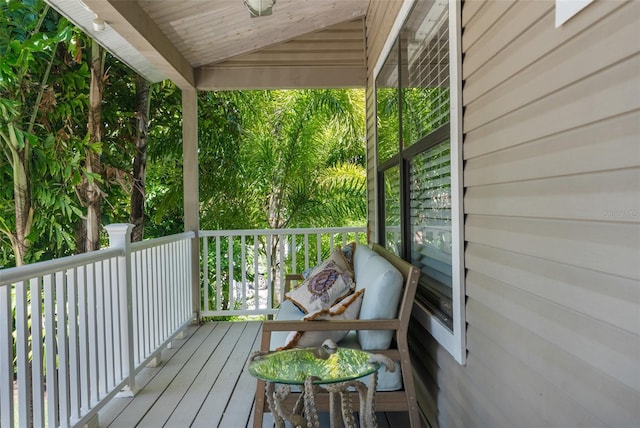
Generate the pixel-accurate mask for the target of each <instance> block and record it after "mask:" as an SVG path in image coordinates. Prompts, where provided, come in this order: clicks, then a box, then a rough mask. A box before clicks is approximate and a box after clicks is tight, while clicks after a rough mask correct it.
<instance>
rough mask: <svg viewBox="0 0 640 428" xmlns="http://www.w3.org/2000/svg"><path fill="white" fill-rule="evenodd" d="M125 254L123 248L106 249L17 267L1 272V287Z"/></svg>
mask: <svg viewBox="0 0 640 428" xmlns="http://www.w3.org/2000/svg"><path fill="white" fill-rule="evenodd" d="M123 254H124V250H123V249H121V248H105V249H102V250H97V251H91V252H89V253H82V254H76V255H73V256H67V257H61V258H59V259H54V260H48V261H44V262H39V263H33V264H29V265H24V266H17V267H12V268H7V269H3V270H0V287H2V286H5V285H10V284H13V283H15V282H18V281H23V280H25V279H29V278H36V277H40V276H43V275H46V274H48V273H53V272H60V271H63V270H67V269H73V268H76V267H79V266H83V265H86V264H88V263H92V262H97V261H102V260H108V259H110V258H112V257H118V256H121V255H123Z"/></svg>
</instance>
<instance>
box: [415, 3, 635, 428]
mask: <svg viewBox="0 0 640 428" xmlns="http://www.w3.org/2000/svg"><path fill="white" fill-rule="evenodd" d="M554 14H555V2H554V1H520V2H499V1H497V2H478V1H471V2H465V4H464V6H463V52H464V62H463V76H464V89H463V102H464V107H465V110H464V111H465V114H464V124H463V126H464V135H465V139H464V150H463V151H464V159H465V168H464V185H465V199H464V205H465V213H466V220H465V239H466V241H467V244H466V251H465V264H466V268H467V276H466V292H467V307H466V314H467V323H468V327H467V348H468V359H467V365H466V366H464V367H462V366H459V365H457V364H456V363H455V362H453V359H452V358H451V357H450V356H449V355H448V354H446V352H444V351H442V349H441V348H440V347H438V346H437V345H436V344H435V343H433V341H432V340H431V339H427V340H425V339H424V338H423V337H421V336H422V335H423V334H424V333H422V332H417V333H414V336H416V337H418V339H414V344H415V346H421V347H422V348H421V349H422V350H421V351H416V355H419V357H417V358H419V359H421V360H423V361H422V362H423V363H424V365H425V367H428V368H424V369H423V371H422V374H420V378H421V379H432V380H433V381H434V382H436V383H437V385H436V386H435V387H433V386H431V387H429V389H426V388H425V390H428V391H429V394H428V396H429V397H430V398H429V399H430V400H432V401H436V402H438V412H439V414H438V417H437V420H436V419H431V423H432V425H440V426H493V427H503V426H612V427H625V426H637V423H638V420H640V53H639V42H638V40H640V26H639V25H638V22H640V2H635V1H631V2H619V1H615V2H613V1H610V2H594V3H593V4H591V5H589V6H588V7H587V8H586V9H584V10H583V11H582V12H580V13H579V14H578V15H577V16H575V17H573V18H572V19H571V20H569V21H568V22H567V23H566V24H564V25H563V26H562V27H560V28H558V29H556V28H555V25H554Z"/></svg>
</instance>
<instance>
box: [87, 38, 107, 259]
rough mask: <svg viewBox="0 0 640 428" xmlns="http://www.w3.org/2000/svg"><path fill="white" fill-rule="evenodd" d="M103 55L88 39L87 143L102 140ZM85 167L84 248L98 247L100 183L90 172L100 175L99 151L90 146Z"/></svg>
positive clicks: (94, 42) (93, 248)
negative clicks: (85, 217)
mask: <svg viewBox="0 0 640 428" xmlns="http://www.w3.org/2000/svg"><path fill="white" fill-rule="evenodd" d="M103 76H104V55H103V49H102V47H101V46H100V45H99V44H98V43H97V42H96V41H92V43H91V86H90V88H89V120H88V123H87V127H88V131H89V144H90V145H91V144H93V143H99V142H100V141H102V126H101V125H102V91H103V89H104V82H103ZM85 162H86V163H85V167H86V172H87V186H86V194H85V197H86V203H87V222H86V230H87V235H86V240H85V251H87V252H88V251H94V250H98V249H100V228H101V223H102V222H101V218H100V217H101V209H100V205H101V202H102V190H101V189H100V183H99V182H98V181H97V180H95V179H92V178H91V176H92V175H94V176H102V163H101V161H100V155H99V154H98V153H96V152H95V151H94V150H92V149H91V148H90V147H88V148H87V149H86V161H85Z"/></svg>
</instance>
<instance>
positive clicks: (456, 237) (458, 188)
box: [373, 0, 467, 365]
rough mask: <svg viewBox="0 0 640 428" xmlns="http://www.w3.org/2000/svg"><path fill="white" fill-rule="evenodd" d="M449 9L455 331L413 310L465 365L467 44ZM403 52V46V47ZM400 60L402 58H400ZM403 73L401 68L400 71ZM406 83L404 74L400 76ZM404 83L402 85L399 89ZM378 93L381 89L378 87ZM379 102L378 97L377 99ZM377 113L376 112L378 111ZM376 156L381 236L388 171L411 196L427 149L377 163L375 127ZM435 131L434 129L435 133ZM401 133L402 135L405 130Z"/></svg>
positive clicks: (395, 34) (453, 8)
mask: <svg viewBox="0 0 640 428" xmlns="http://www.w3.org/2000/svg"><path fill="white" fill-rule="evenodd" d="M416 1H417V0H405V2H404V4H403V6H402V8H401V10H400V13H399V14H398V17H397V19H396V21H395V23H394V25H393V27H392V31H391V32H390V34H389V37H388V39H387V41H386V42H385V45H384V48H383V50H382V52H381V54H380V57H379V58H378V61H377V63H376V67H375V68H374V76H373V77H374V86H375V82H376V80H377V78H378V75H379V73H380V71H381V70H382V67H383V65H384V63H385V61H386V59H387V57H388V56H389V54H390V53H391V50H392V49H394V48H395V49H398V38H399V35H400V33H401V30H402V28H403V27H404V23H405V21H406V20H407V18H408V17H409V15H410V13H411V11H412V10H413V7H414V5H415V3H416ZM448 13H449V18H448V19H449V64H450V66H449V85H450V120H449V140H450V150H451V233H452V255H451V268H452V287H451V304H452V307H453V311H452V312H453V316H452V325H453V328H452V330H451V329H449V327H447V326H446V325H445V324H444V323H443V322H442V321H441V320H440V318H439V317H438V316H437V315H436V314H435V313H434V312H433V311H431V310H430V309H429V308H427V306H426V305H424V304H423V303H421V302H419V301H417V300H416V301H415V302H414V310H413V315H414V317H415V319H416V320H417V321H418V322H419V323H420V324H421V325H422V326H423V327H424V328H425V330H427V331H428V332H429V333H430V334H431V335H432V336H433V337H434V338H435V339H436V340H437V341H438V343H440V345H441V346H443V347H444V348H445V349H446V350H447V351H448V352H449V353H450V354H451V355H452V356H453V357H454V358H455V360H456V361H457V362H458V363H459V364H462V365H464V364H466V354H467V352H466V314H465V301H466V292H465V268H464V242H465V241H464V207H463V195H464V186H463V158H462V142H463V134H462V74H461V69H462V54H461V52H462V47H461V2H459V1H455V0H449V1H448ZM400 52H401V51H400ZM399 62H401V59H400V60H399ZM398 72H399V73H400V72H401V70H399V71H398ZM398 80H399V82H402V78H401V76H400V78H399V79H398ZM400 87H401V85H399V89H401V88H400ZM398 92H399V98H400V100H399V110H400V112H401V111H402V102H403V100H402V95H401V92H402V91H401V90H399V91H398ZM374 93H375V94H377V88H375V87H374ZM374 106H377V101H376V102H375V103H374ZM376 117H377V111H376ZM399 128H400V133H402V120H401V119H400V124H399ZM375 132H376V156H374V159H375V160H376V165H375V177H376V186H377V188H378V191H377V194H376V199H377V201H376V202H377V203H376V213H375V215H376V216H377V217H378V219H379V220H381V221H378V222H377V223H378V225H379V228H380V230H379V231H378V234H377V235H378V237H379V239H378V240H380V239H382V238H383V237H384V236H385V235H384V233H383V232H384V211H383V209H384V194H381V193H380V191H381V190H384V187H383V183H384V181H383V180H384V171H386V170H387V169H389V168H390V167H392V166H395V165H398V166H399V167H400V175H401V177H400V179H401V190H400V198H401V201H408V199H409V198H408V192H409V190H408V181H409V174H407V173H406V171H407V168H408V162H409V160H410V159H411V158H412V157H413V156H415V154H416V153H417V152H422V151H423V150H425V148H424V144H421V142H422V140H423V139H421V140H420V141H418V142H414V143H413V144H412V145H410V146H408V147H406V148H405V147H400V153H399V154H398V155H396V156H394V157H392V158H391V159H389V160H387V161H385V162H384V163H383V164H382V165H378V159H377V153H378V148H377V135H378V130H377V126H376V130H375ZM434 133H435V132H434ZM400 135H402V134H400ZM400 216H401V225H400V227H401V236H403V237H404V236H406V235H405V228H407V227H409V224H410V223H409V212H408V209H407V206H406V205H405V204H402V203H401V212H400ZM402 257H404V258H405V259H406V258H409V257H410V243H408V242H406V240H405V239H403V241H402Z"/></svg>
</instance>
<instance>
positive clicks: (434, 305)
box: [376, 1, 453, 329]
mask: <svg viewBox="0 0 640 428" xmlns="http://www.w3.org/2000/svg"><path fill="white" fill-rule="evenodd" d="M395 46H396V48H395V49H392V51H391V52H390V53H389V56H388V58H387V60H386V61H385V63H384V64H383V67H382V68H381V71H380V73H379V74H378V76H377V78H376V96H377V104H376V106H377V108H378V159H379V171H380V180H381V181H380V183H381V184H383V185H382V186H380V187H381V188H383V189H384V190H382V191H381V193H380V199H381V213H380V214H381V217H382V218H384V220H385V221H384V225H383V229H384V230H382V231H381V232H382V233H381V234H380V235H381V236H383V237H384V239H385V246H386V247H387V248H389V249H390V250H392V251H394V252H396V253H398V254H400V255H401V256H403V257H404V258H405V259H407V260H409V261H410V262H411V263H412V264H413V265H415V266H417V267H419V268H420V270H421V277H420V285H419V287H418V292H417V297H416V298H417V299H418V300H419V301H421V302H422V303H423V304H424V305H425V306H427V307H428V308H430V310H431V311H432V312H433V313H435V314H437V316H438V318H439V319H440V320H441V321H442V322H443V324H445V325H446V326H448V327H449V328H451V329H452V315H453V313H452V312H453V311H452V286H453V279H452V276H453V274H452V245H453V239H452V204H451V147H450V127H449V123H450V88H449V86H450V85H449V81H450V74H449V66H450V64H449V20H448V3H447V2H444V1H436V2H416V4H415V6H414V9H413V10H412V11H411V14H410V15H409V17H408V18H407V21H406V22H405V24H404V25H403V27H402V29H401V31H400V34H399V38H398V40H397V42H396V43H395ZM398 92H399V95H400V96H399V97H398V98H399V104H400V106H399V109H398V108H396V103H395V97H397V95H398ZM394 135H395V136H397V137H395V139H394V137H393V136H394ZM396 147H397V148H398V149H399V156H395V155H394V153H395V152H394V150H393V149H395V148H396Z"/></svg>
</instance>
